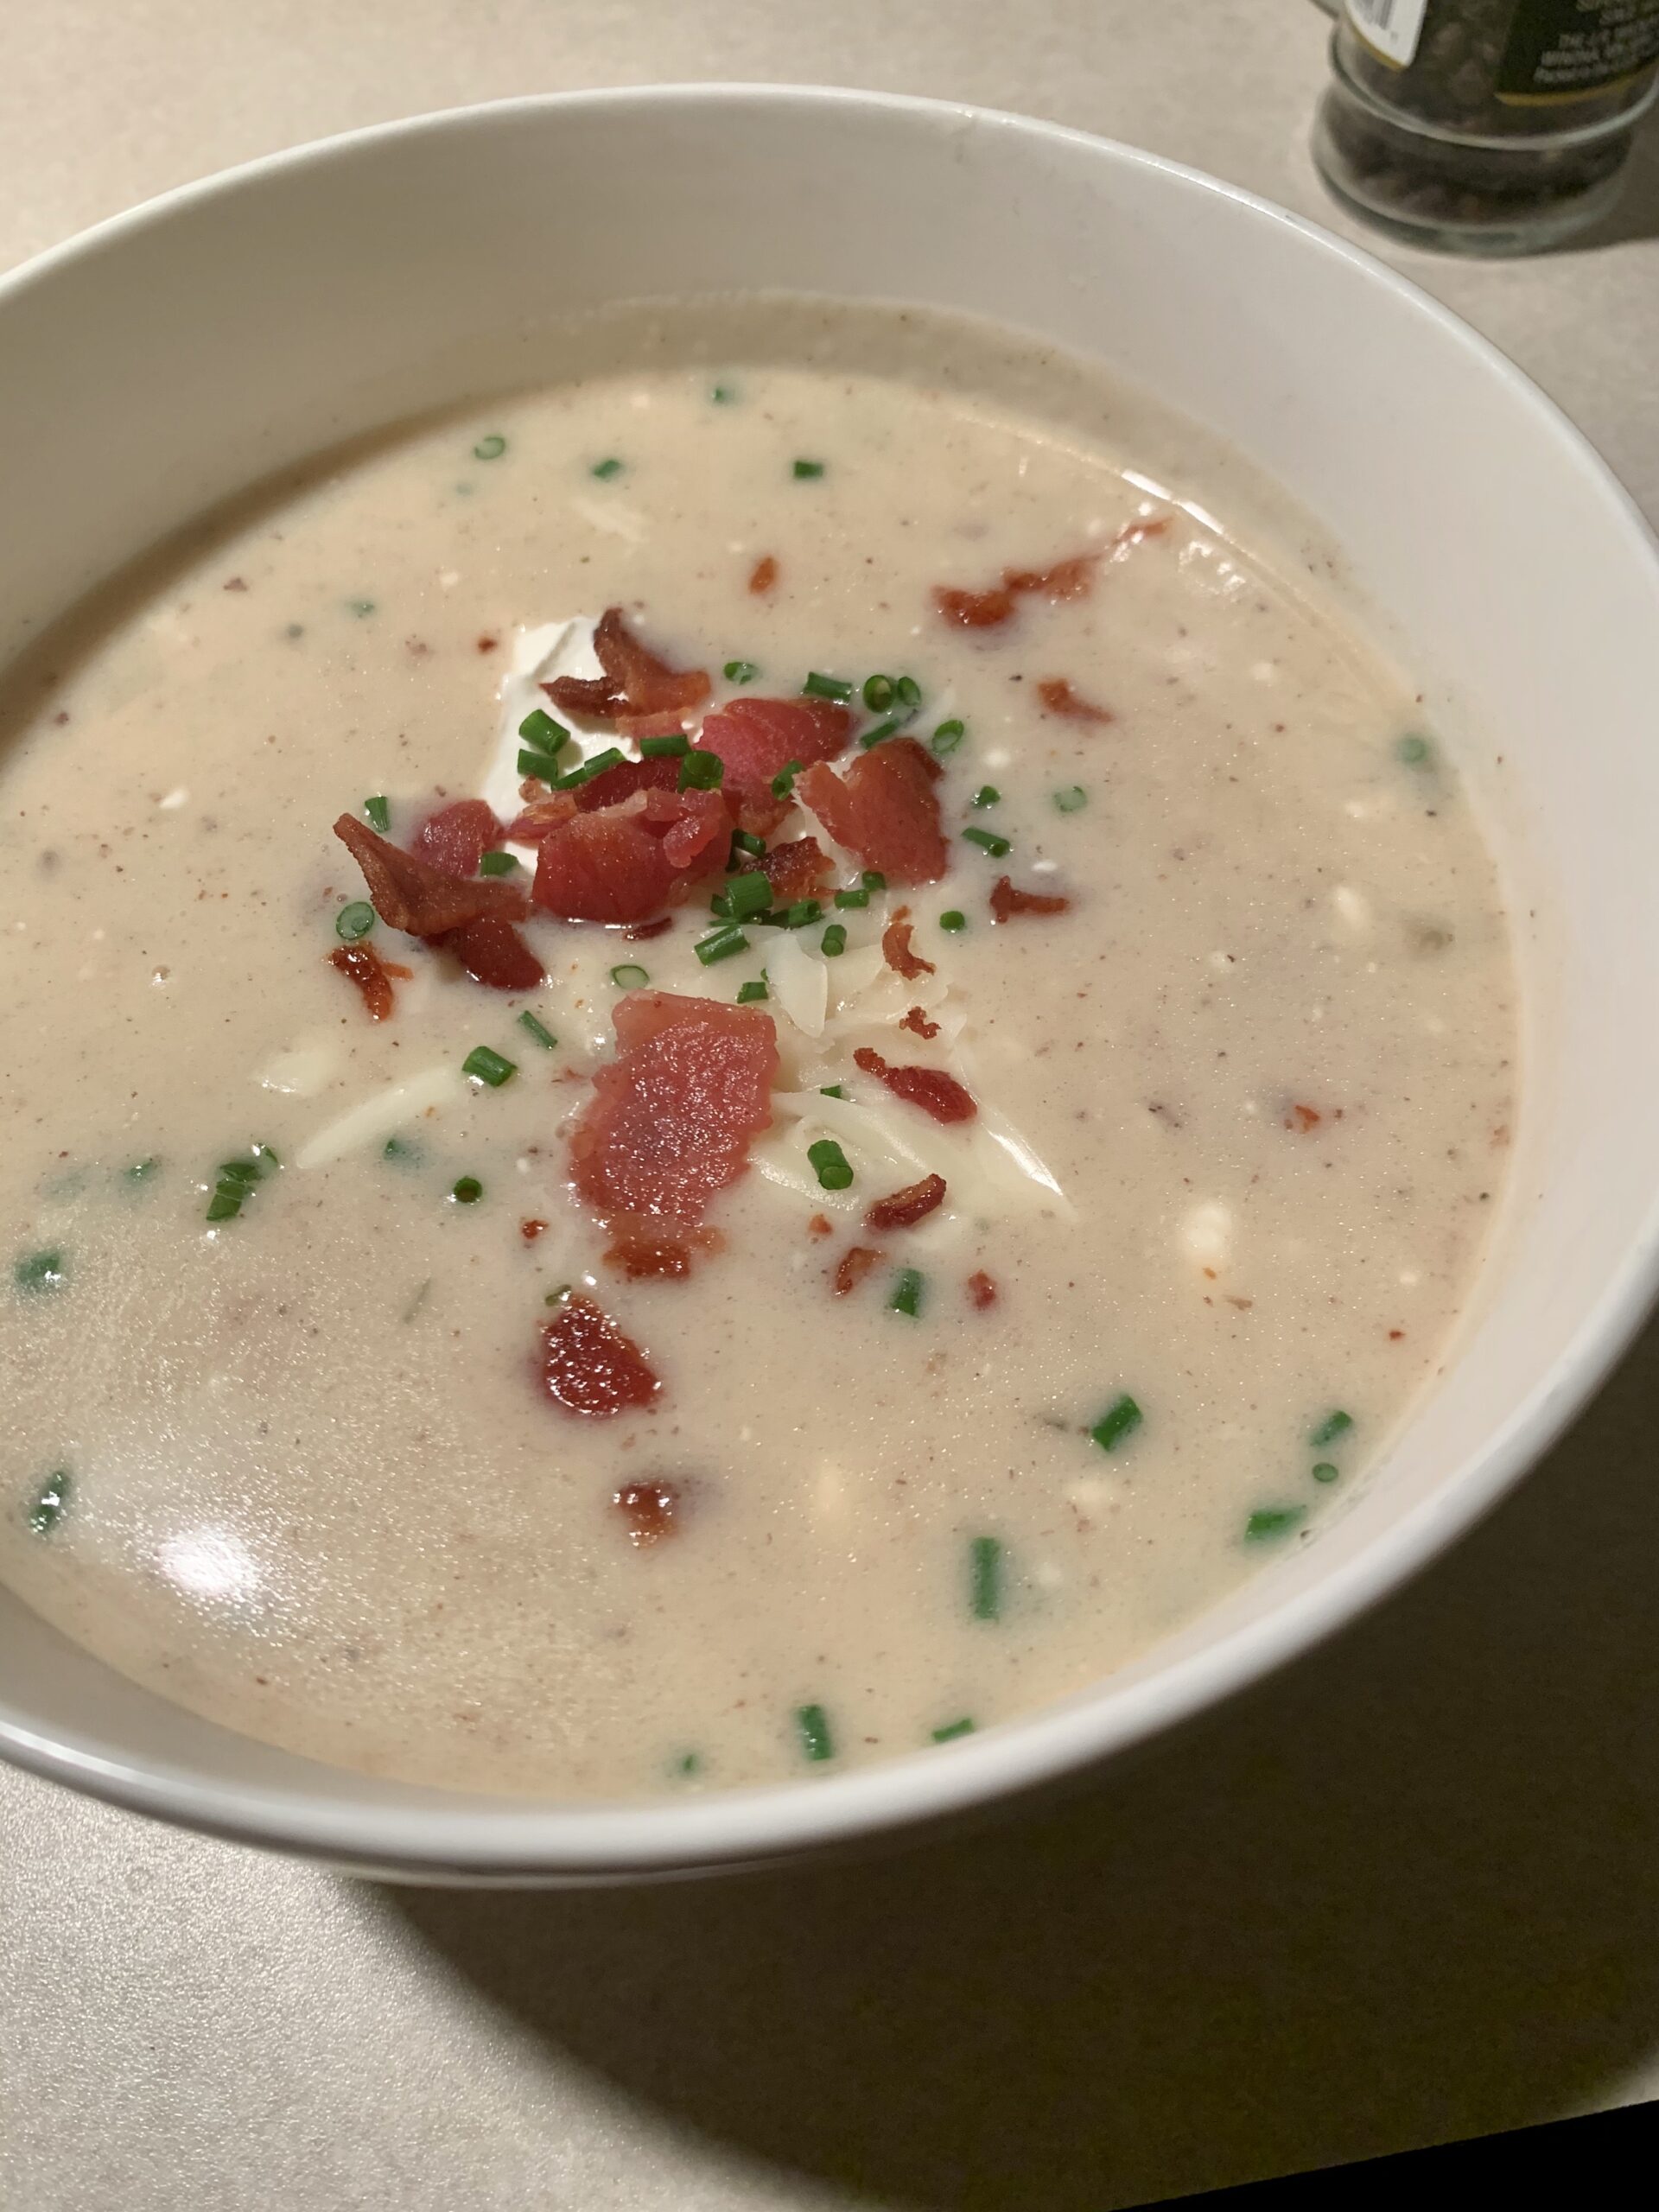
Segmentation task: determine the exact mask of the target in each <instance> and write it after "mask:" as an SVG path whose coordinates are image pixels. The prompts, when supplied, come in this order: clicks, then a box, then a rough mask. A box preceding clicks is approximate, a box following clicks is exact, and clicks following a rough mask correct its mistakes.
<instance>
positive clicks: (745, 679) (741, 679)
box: [721, 660, 760, 683]
mask: <svg viewBox="0 0 1659 2212" xmlns="http://www.w3.org/2000/svg"><path fill="white" fill-rule="evenodd" d="M721 673H722V674H723V675H724V677H725V678H726V681H727V682H728V683H753V681H754V679H755V677H757V676H759V675H760V670H759V669H758V668H757V667H756V666H755V664H754V663H753V661H752V660H728V662H727V664H726V666H725V668H724V670H723V671H721Z"/></svg>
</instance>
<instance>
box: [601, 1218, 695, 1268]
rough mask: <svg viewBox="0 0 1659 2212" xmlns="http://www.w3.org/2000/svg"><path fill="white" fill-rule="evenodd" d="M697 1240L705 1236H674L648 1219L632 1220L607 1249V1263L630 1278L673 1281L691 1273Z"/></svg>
mask: <svg viewBox="0 0 1659 2212" xmlns="http://www.w3.org/2000/svg"><path fill="white" fill-rule="evenodd" d="M694 1241H696V1242H702V1241H703V1240H702V1239H698V1240H693V1239H691V1238H690V1237H686V1236H671V1235H670V1234H669V1233H668V1232H667V1231H666V1230H664V1229H662V1228H661V1227H660V1226H659V1227H657V1228H653V1227H652V1224H650V1223H649V1222H645V1223H644V1224H630V1225H628V1226H627V1227H625V1228H622V1229H620V1230H619V1231H618V1233H617V1235H616V1236H613V1239H612V1241H611V1243H610V1244H609V1246H608V1247H607V1249H606V1253H605V1264H606V1266H607V1268H615V1269H616V1271H617V1273H618V1274H624V1275H626V1277H627V1279H628V1281H630V1282H653V1281H663V1280H664V1279H666V1280H674V1279H676V1278H678V1277H681V1276H684V1275H689V1274H690V1272H691V1268H692V1244H693V1242H694Z"/></svg>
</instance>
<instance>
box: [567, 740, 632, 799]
mask: <svg viewBox="0 0 1659 2212" xmlns="http://www.w3.org/2000/svg"><path fill="white" fill-rule="evenodd" d="M627 757H628V756H627V755H626V753H624V752H623V750H622V748H621V747H620V745H607V747H605V750H604V751H603V752H602V753H594V755H593V757H592V759H591V760H584V761H583V762H582V765H581V766H580V767H576V768H573V769H571V771H570V772H569V775H568V776H561V777H560V778H559V783H558V788H559V789H560V790H561V791H570V790H573V789H575V787H576V786H577V785H581V784H591V783H592V782H593V780H594V778H595V777H596V776H602V775H604V774H605V773H606V772H607V770H608V769H611V768H620V766H622V763H623V762H624V761H625V760H626V759H627Z"/></svg>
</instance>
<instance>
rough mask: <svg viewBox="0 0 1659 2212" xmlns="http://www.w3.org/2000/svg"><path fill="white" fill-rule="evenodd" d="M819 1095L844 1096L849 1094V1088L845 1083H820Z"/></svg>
mask: <svg viewBox="0 0 1659 2212" xmlns="http://www.w3.org/2000/svg"><path fill="white" fill-rule="evenodd" d="M818 1096H819V1097H820V1098H844V1097H845V1096H847V1088H846V1085H845V1084H840V1083H821V1084H819V1085H818Z"/></svg>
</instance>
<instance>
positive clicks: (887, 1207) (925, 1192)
mask: <svg viewBox="0 0 1659 2212" xmlns="http://www.w3.org/2000/svg"><path fill="white" fill-rule="evenodd" d="M941 1205H944V1176H943V1175H924V1176H923V1178H922V1179H921V1181H920V1182H919V1183H907V1184H906V1185H905V1188H904V1189H903V1190H902V1191H894V1192H892V1194H891V1195H890V1196H889V1197H887V1198H878V1199H877V1200H876V1201H875V1203H874V1205H872V1206H870V1207H869V1208H868V1210H867V1211H866V1212H865V1215H864V1226H865V1228H866V1229H913V1228H914V1227H915V1225H916V1224H917V1223H918V1221H925V1219H926V1217H927V1216H928V1215H929V1214H931V1212H933V1211H934V1210H935V1208H936V1207H938V1206H941Z"/></svg>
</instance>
